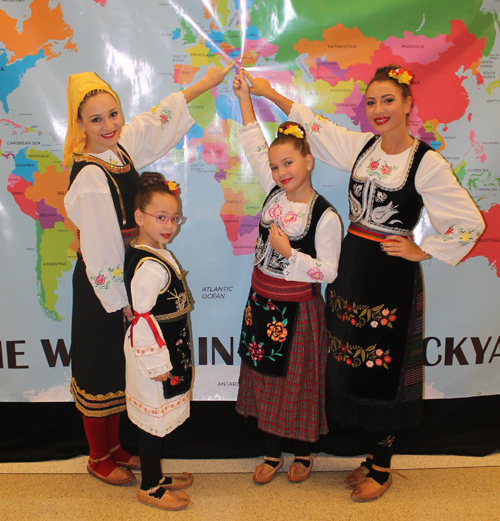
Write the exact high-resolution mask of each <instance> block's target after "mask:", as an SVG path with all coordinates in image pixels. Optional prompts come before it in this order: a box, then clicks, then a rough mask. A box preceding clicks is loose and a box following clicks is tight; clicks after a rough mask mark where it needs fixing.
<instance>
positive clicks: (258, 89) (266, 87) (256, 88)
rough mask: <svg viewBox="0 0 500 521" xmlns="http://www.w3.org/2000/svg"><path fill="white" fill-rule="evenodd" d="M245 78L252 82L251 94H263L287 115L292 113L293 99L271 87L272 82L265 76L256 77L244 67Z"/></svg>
mask: <svg viewBox="0 0 500 521" xmlns="http://www.w3.org/2000/svg"><path fill="white" fill-rule="evenodd" d="M242 72H243V74H244V75H245V78H246V79H247V80H248V81H249V82H250V84H251V86H250V94H253V95H254V96H262V97H264V98H267V99H268V100H269V101H272V102H273V103H274V104H275V105H276V106H277V107H279V108H280V109H281V110H282V111H283V112H284V113H285V114H286V115H287V116H289V115H290V111H291V110H292V105H293V101H291V100H289V99H288V98H285V96H283V95H281V94H280V93H279V92H277V91H276V90H275V89H273V88H272V87H271V84H270V83H269V81H268V80H266V79H264V78H254V77H253V76H252V75H251V74H250V73H248V72H247V71H246V70H245V69H242Z"/></svg>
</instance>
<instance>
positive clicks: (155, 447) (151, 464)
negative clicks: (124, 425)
mask: <svg viewBox="0 0 500 521" xmlns="http://www.w3.org/2000/svg"><path fill="white" fill-rule="evenodd" d="M164 439H165V438H159V437H158V436H154V435H153V434H150V433H149V432H146V431H143V430H142V429H141V434H140V439H139V443H140V444H139V456H140V458H141V474H142V483H141V489H142V490H149V489H150V488H153V487H157V486H158V483H159V482H160V481H161V480H162V478H163V474H162V471H161V449H162V446H163V440H164Z"/></svg>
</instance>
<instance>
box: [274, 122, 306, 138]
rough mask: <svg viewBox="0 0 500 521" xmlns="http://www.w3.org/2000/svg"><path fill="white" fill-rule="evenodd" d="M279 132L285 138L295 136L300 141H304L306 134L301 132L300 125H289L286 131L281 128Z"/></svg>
mask: <svg viewBox="0 0 500 521" xmlns="http://www.w3.org/2000/svg"><path fill="white" fill-rule="evenodd" d="M278 132H279V133H280V134H284V135H285V136H295V137H296V138H298V139H304V132H303V131H302V130H300V128H299V126H298V125H287V126H286V127H285V129H283V127H280V128H279V130H278Z"/></svg>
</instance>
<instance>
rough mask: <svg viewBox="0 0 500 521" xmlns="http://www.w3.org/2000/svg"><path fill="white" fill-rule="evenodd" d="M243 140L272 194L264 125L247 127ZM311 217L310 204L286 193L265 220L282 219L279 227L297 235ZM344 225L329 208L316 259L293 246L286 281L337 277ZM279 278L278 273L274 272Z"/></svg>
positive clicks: (319, 232) (267, 211)
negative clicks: (308, 205) (309, 215)
mask: <svg viewBox="0 0 500 521" xmlns="http://www.w3.org/2000/svg"><path fill="white" fill-rule="evenodd" d="M239 139H240V141H241V144H242V145H243V149H244V151H245V155H246V157H247V159H248V161H249V163H250V166H251V167H252V170H253V171H254V172H255V174H256V175H257V177H258V178H259V183H260V186H261V188H262V190H263V191H264V192H265V193H266V194H269V192H270V191H271V190H272V188H273V187H274V186H276V183H275V182H274V181H273V176H272V173H271V168H270V167H269V158H268V148H267V143H266V140H265V138H264V135H263V134H262V130H261V128H260V125H259V124H258V123H257V122H252V123H250V124H249V125H247V126H245V127H243V129H242V131H241V133H240V135H239ZM306 218H307V204H306V203H296V202H293V201H289V200H288V199H287V197H286V194H281V195H280V196H279V201H275V203H274V204H268V205H267V208H266V209H265V213H264V220H265V221H267V222H269V221H279V227H280V228H281V229H282V230H283V231H284V232H285V233H286V234H287V235H290V236H297V235H300V233H301V232H302V231H303V230H304V227H305V223H306ZM341 241H342V227H341V224H340V219H339V216H338V215H337V214H336V213H335V212H333V211H327V212H325V213H324V214H323V216H322V217H321V219H320V220H319V223H318V226H317V228H316V235H315V238H314V245H315V248H316V258H313V257H311V256H310V255H307V254H305V253H301V252H299V251H297V250H295V249H293V248H292V256H291V257H290V259H289V261H290V263H289V265H288V267H287V268H286V269H285V272H284V278H285V280H290V281H295V282H325V283H330V282H333V281H334V280H335V278H336V277H337V270H338V259H339V256H340V243H341ZM271 253H272V252H271V249H270V248H268V249H267V251H265V252H261V255H264V256H269V255H271ZM273 276H276V277H278V275H273Z"/></svg>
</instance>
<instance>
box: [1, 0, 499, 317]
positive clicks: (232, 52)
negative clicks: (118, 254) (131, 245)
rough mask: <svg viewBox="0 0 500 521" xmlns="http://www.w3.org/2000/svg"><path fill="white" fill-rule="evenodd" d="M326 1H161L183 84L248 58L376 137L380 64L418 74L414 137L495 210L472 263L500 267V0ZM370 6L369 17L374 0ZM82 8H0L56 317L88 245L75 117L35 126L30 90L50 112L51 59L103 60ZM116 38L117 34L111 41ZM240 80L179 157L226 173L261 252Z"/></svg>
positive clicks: (106, 18) (290, 90)
mask: <svg viewBox="0 0 500 521" xmlns="http://www.w3.org/2000/svg"><path fill="white" fill-rule="evenodd" d="M75 4H78V5H77V7H78V9H81V10H82V12H83V17H86V18H87V19H88V20H91V19H92V17H97V18H98V19H99V20H100V21H101V23H102V27H107V26H109V25H110V20H112V19H113V16H114V12H113V8H114V7H115V4H116V2H113V1H111V0H79V1H78V2H75ZM316 4H318V9H311V7H310V3H307V2H283V1H278V0H210V1H205V2H201V1H196V0H190V1H187V2H180V1H174V0H169V1H166V2H156V3H155V10H156V11H155V12H158V13H160V14H162V16H163V19H162V20H163V21H162V22H161V23H160V24H159V25H160V27H162V26H164V33H163V37H164V39H165V41H166V42H167V43H166V47H167V48H168V49H170V51H171V55H170V56H168V57H167V62H168V63H167V64H166V65H165V66H164V67H165V70H166V71H167V72H166V74H168V75H169V77H171V81H172V91H175V90H179V89H182V88H185V87H187V86H189V85H191V84H192V83H193V82H195V81H196V80H197V79H198V78H199V77H201V75H202V74H203V72H204V71H205V70H206V68H207V67H209V66H217V67H224V66H225V64H227V63H228V60H229V61H230V60H235V61H236V62H237V64H238V65H239V66H241V67H244V68H246V69H247V70H249V71H250V72H251V73H253V74H257V75H261V76H263V77H266V78H267V79H269V80H270V81H271V83H272V84H273V85H275V86H276V87H277V88H278V90H280V91H281V92H283V93H285V95H287V96H289V97H290V98H292V99H294V100H296V101H302V102H304V103H305V104H306V105H308V106H310V107H311V108H312V109H313V110H315V111H317V112H319V113H320V114H322V115H323V116H325V117H327V118H329V119H332V120H334V121H337V122H339V123H340V124H344V125H347V126H350V127H351V128H353V129H358V130H361V131H369V130H371V127H370V126H369V124H368V122H367V119H366V116H365V109H364V103H363V95H364V92H365V89H366V85H367V83H368V81H369V80H370V78H371V76H372V75H373V72H374V70H375V69H376V68H377V67H378V66H383V65H386V64H389V63H396V64H398V65H400V66H402V67H404V68H407V69H409V70H411V71H412V72H413V73H414V74H415V78H416V81H415V84H414V85H413V92H414V98H415V106H414V109H413V112H412V115H411V118H410V120H409V127H410V131H411V133H412V134H413V135H416V136H418V137H419V138H420V139H421V140H423V141H425V142H427V143H429V144H430V145H431V146H432V147H433V148H434V149H436V150H438V151H440V152H441V153H442V154H443V155H444V156H445V157H446V158H447V159H448V161H449V162H450V163H451V165H452V168H453V170H454V172H455V174H456V176H457V178H458V179H459V181H460V183H461V184H462V186H464V187H465V188H466V189H467V190H468V191H469V192H470V194H471V196H472V197H473V198H474V200H475V201H476V203H477V204H478V206H479V208H480V210H481V212H482V214H483V217H484V219H485V221H486V223H487V230H486V232H485V234H484V235H483V237H482V238H481V240H480V241H479V243H478V244H477V245H476V247H475V248H474V249H473V250H472V252H471V253H470V254H469V256H468V259H470V258H472V257H485V258H487V260H488V263H489V265H490V266H491V268H492V269H494V270H498V266H499V264H498V260H499V258H500V239H499V232H498V230H499V229H500V205H499V201H498V189H499V185H500V176H499V175H498V174H496V173H495V170H494V169H493V165H496V164H497V163H498V160H499V159H500V158H499V143H498V141H497V140H498V136H495V135H493V134H492V135H490V136H489V137H488V138H487V139H485V133H484V132H480V131H481V129H484V127H485V125H486V126H487V125H491V124H492V122H493V121H498V118H497V119H496V120H495V118H492V114H496V115H497V116H498V113H499V107H498V104H499V103H500V62H499V54H498V52H499V42H498V35H499V19H498V4H495V3H494V2H493V1H490V2H472V1H471V2H456V1H452V0H446V1H442V2H433V1H429V0H425V1H421V2H419V3H418V4H416V5H415V6H413V7H412V8H411V9H403V8H402V6H403V3H402V2H399V3H398V2H394V9H393V10H392V11H391V17H390V23H387V22H388V21H389V19H388V18H387V13H385V23H382V22H383V21H384V19H378V20H377V19H371V20H370V19H369V17H367V16H364V15H362V14H360V15H357V14H356V12H353V10H352V8H351V9H349V8H348V7H339V6H338V5H337V3H333V2H328V1H324V2H323V1H318V2H316ZM356 4H357V6H358V7H359V12H360V13H363V11H366V12H368V9H369V8H370V6H371V5H372V2H369V1H368V0H360V1H358V2H357V3H356ZM488 5H489V6H490V7H488ZM74 8H75V7H72V6H70V2H69V1H68V0H66V1H51V0H33V1H32V2H5V1H4V2H2V3H1V4H0V27H2V32H1V35H0V77H1V81H0V109H1V110H0V165H1V172H2V179H1V181H0V182H2V183H3V184H4V186H6V188H7V192H8V194H10V197H11V198H13V200H14V201H15V204H16V205H17V208H18V210H19V211H20V212H22V213H23V214H25V215H26V216H28V217H29V218H30V219H32V225H33V227H34V228H35V229H36V245H35V246H34V248H35V253H36V260H34V266H33V268H34V269H35V270H36V277H37V293H38V294H37V296H38V300H39V304H40V306H41V308H42V310H43V312H44V313H45V315H46V317H48V318H49V319H51V320H54V321H60V320H62V319H64V318H67V316H61V315H60V313H59V312H58V311H57V309H56V305H57V301H58V298H59V297H58V294H59V291H58V290H59V284H60V281H61V277H62V275H63V274H64V273H65V272H69V271H70V270H71V269H72V266H73V263H74V261H75V259H76V251H77V248H78V243H77V240H76V236H77V230H76V228H75V226H74V225H73V223H72V222H71V221H70V220H69V219H68V217H67V215H66V213H65V210H64V203H63V201H64V194H65V192H66V190H67V185H68V178H69V171H68V170H67V169H66V168H64V167H63V166H62V163H61V159H62V153H61V146H60V143H61V136H62V137H63V136H64V125H65V122H64V120H63V119H62V120H61V119H59V120H57V121H56V120H55V119H56V118H55V119H54V121H53V122H54V125H53V126H52V127H51V126H50V125H47V126H41V125H40V124H36V125H30V123H29V121H28V120H29V117H28V116H26V115H24V114H23V110H22V106H21V105H20V104H19V100H20V99H21V98H20V97H19V96H20V95H21V93H22V91H23V87H24V85H25V83H27V82H28V81H29V82H31V83H32V84H33V82H34V83H35V84H37V83H38V82H39V84H38V85H37V87H39V90H33V89H32V90H31V91H30V92H36V93H37V95H38V97H39V98H38V99H39V102H40V107H41V110H43V103H44V96H45V94H44V91H47V90H49V91H50V89H51V83H50V77H49V76H48V75H47V70H48V67H49V66H51V62H52V63H54V66H56V63H57V61H58V60H60V61H61V63H63V62H64V63H68V60H69V61H71V62H78V61H79V60H80V59H81V60H83V61H82V64H81V66H77V68H76V70H85V69H86V68H88V67H89V63H88V60H84V57H85V53H86V52H87V51H86V50H85V49H86V40H85V33H84V32H82V30H81V27H78V31H77V27H75V26H74V24H72V22H71V20H72V19H75V18H74V17H72V16H70V10H71V9H74ZM495 9H497V11H495ZM357 10H358V9H356V11H357ZM76 33H78V34H76ZM113 36H114V33H112V30H111V29H110V36H109V38H110V40H112V39H113ZM115 45H118V42H115ZM167 69H168V70H167ZM232 77H233V76H232V75H231V76H230V77H228V78H227V79H226V80H225V83H224V84H222V85H221V86H220V87H219V88H216V89H212V91H210V92H207V93H206V94H205V95H203V96H201V97H200V98H198V99H197V100H195V101H194V102H193V103H192V104H191V106H190V110H191V113H192V115H193V117H194V119H195V121H196V124H195V125H194V127H193V128H192V129H191V130H190V132H189V133H188V135H187V137H186V139H184V140H182V141H181V142H180V143H179V144H178V145H177V146H176V147H175V149H173V150H172V151H171V152H170V153H169V155H168V159H169V161H170V162H171V163H173V164H181V163H188V164H190V163H196V162H200V161H201V162H203V163H204V164H205V165H211V166H212V167H213V168H214V172H215V174H214V182H215V183H217V184H218V186H219V187H220V190H221V192H222V195H223V199H224V202H223V204H222V205H221V207H220V212H219V215H220V224H221V226H224V229H225V235H226V237H227V241H228V242H229V244H230V246H231V251H232V254H233V255H234V256H241V255H250V254H252V253H253V251H254V245H255V241H256V237H257V230H258V222H259V217H260V209H261V206H262V203H263V200H264V197H265V196H264V194H263V193H262V191H261V189H260V187H259V184H258V182H257V180H256V178H255V177H254V176H253V174H252V173H251V172H250V171H249V167H248V165H247V163H246V160H245V159H244V156H243V154H242V150H241V148H240V146H239V142H238V140H237V139H236V138H235V136H236V135H237V133H238V131H239V128H240V126H241V117H240V112H239V106H238V103H237V99H236V98H235V97H234V96H233V95H232V92H231V83H232ZM34 78H37V79H36V80H34ZM111 83H112V82H111ZM60 101H61V113H62V114H64V103H63V100H62V99H61V100H60ZM254 104H255V108H256V113H257V117H258V119H259V121H260V123H261V124H262V126H263V127H264V130H265V133H266V136H270V137H271V136H272V135H274V133H275V131H276V128H277V126H278V124H279V123H280V122H281V121H282V120H283V119H284V115H283V114H282V113H280V111H279V110H278V109H276V108H274V107H272V106H271V105H270V104H269V103H268V102H266V101H265V100H262V99H258V98H256V99H255V100H254ZM144 109H145V108H143V110H144ZM35 119H36V118H35ZM47 121H50V118H48V119H47ZM479 135H480V137H479ZM271 139H272V137H271ZM464 140H465V143H462V142H463V141H464ZM458 141H460V145H459V146H457V144H458ZM55 143H58V145H59V146H54V144H55ZM2 197H3V196H2ZM465 262H467V259H466V260H465ZM497 275H498V276H500V273H498V271H497Z"/></svg>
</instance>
